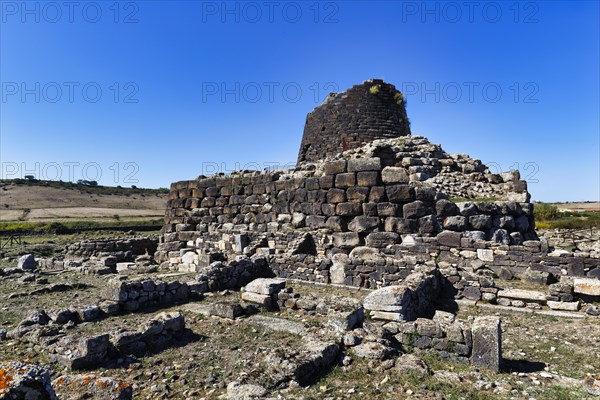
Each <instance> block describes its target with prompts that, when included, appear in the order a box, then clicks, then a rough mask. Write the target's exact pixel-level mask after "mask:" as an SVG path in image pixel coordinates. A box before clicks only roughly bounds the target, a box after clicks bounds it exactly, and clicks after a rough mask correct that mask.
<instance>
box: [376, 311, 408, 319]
mask: <svg viewBox="0 0 600 400" xmlns="http://www.w3.org/2000/svg"><path fill="white" fill-rule="evenodd" d="M370 314H371V318H373V319H382V320H384V321H402V320H403V318H402V314H400V313H397V312H388V311H371V313H370Z"/></svg>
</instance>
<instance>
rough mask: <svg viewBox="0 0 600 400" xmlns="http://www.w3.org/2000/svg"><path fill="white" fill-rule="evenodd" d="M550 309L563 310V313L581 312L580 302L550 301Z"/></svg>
mask: <svg viewBox="0 0 600 400" xmlns="http://www.w3.org/2000/svg"><path fill="white" fill-rule="evenodd" d="M546 303H547V304H548V307H550V308H551V309H553V310H561V311H578V310H579V301H552V300H548V301H547V302H546Z"/></svg>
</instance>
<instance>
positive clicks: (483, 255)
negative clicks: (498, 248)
mask: <svg viewBox="0 0 600 400" xmlns="http://www.w3.org/2000/svg"><path fill="white" fill-rule="evenodd" d="M477 258H478V259H480V260H481V261H486V262H494V251H493V250H490V249H477Z"/></svg>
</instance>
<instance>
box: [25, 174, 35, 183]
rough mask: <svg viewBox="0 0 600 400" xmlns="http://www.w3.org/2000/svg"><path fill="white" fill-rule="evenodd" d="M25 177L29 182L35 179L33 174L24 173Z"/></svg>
mask: <svg viewBox="0 0 600 400" xmlns="http://www.w3.org/2000/svg"><path fill="white" fill-rule="evenodd" d="M25 179H26V180H28V181H29V182H31V181H35V176H33V175H25Z"/></svg>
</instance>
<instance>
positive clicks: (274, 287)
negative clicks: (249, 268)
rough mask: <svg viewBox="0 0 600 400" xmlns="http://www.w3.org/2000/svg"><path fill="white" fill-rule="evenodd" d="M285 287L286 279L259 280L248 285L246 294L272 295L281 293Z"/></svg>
mask: <svg viewBox="0 0 600 400" xmlns="http://www.w3.org/2000/svg"><path fill="white" fill-rule="evenodd" d="M284 287H285V280H284V279H275V278H258V279H255V280H253V281H252V282H250V283H249V284H247V285H246V292H253V293H258V294H266V295H271V294H276V293H279V291H281V289H283V288H284Z"/></svg>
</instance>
